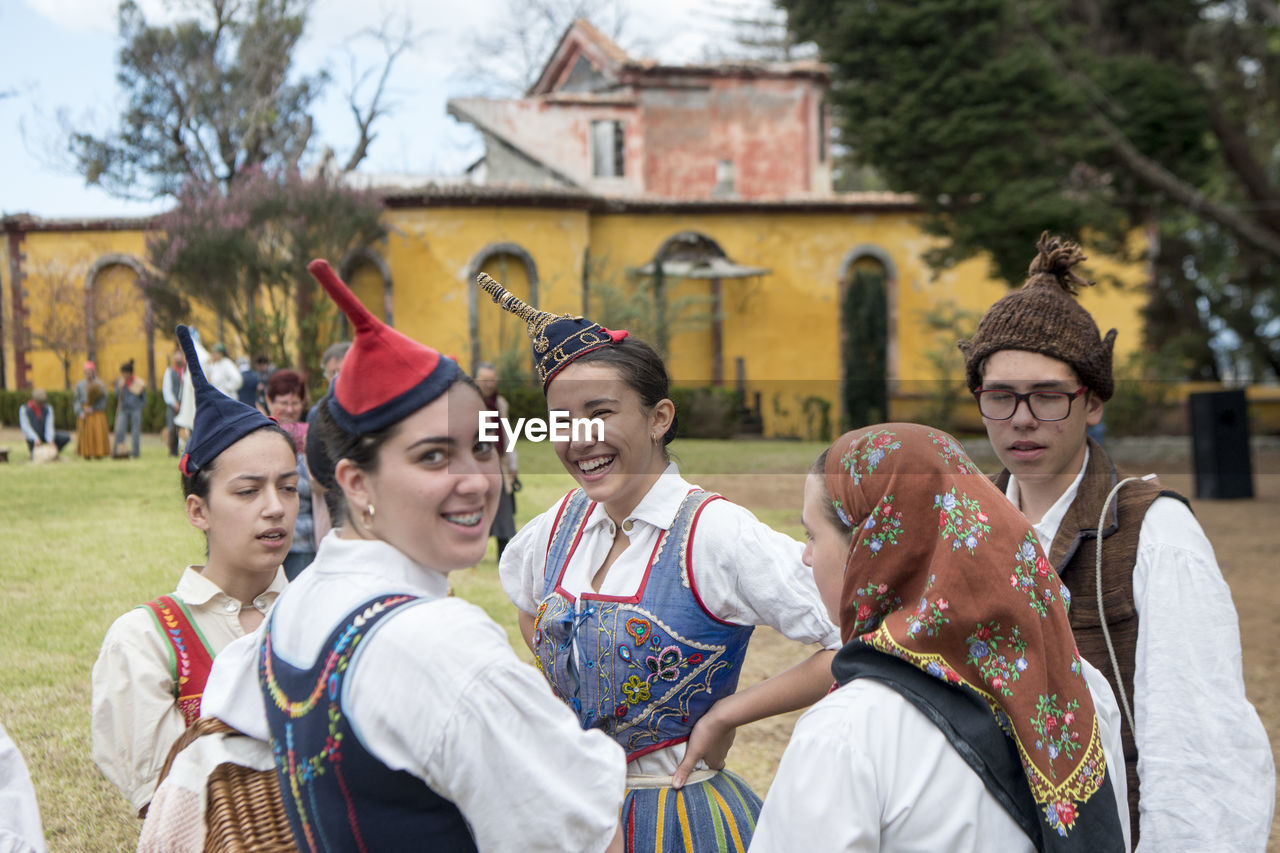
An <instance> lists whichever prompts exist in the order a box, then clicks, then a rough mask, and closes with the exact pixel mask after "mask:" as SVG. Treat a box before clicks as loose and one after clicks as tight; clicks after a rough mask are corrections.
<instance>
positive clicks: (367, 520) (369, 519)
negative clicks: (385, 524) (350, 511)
mask: <svg viewBox="0 0 1280 853" xmlns="http://www.w3.org/2000/svg"><path fill="white" fill-rule="evenodd" d="M373 515H374V509H373V504H369V505H368V506H367V507H365V508H364V512H363V513H362V514H361V516H362V518H361V520H362V521H363V522H364V529H365V530H368V531H369V532H370V533H372V532H373Z"/></svg>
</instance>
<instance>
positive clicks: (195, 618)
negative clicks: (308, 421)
mask: <svg viewBox="0 0 1280 853" xmlns="http://www.w3.org/2000/svg"><path fill="white" fill-rule="evenodd" d="M178 337H179V338H180V339H181V341H182V345H183V348H184V349H185V350H186V352H187V358H188V363H189V364H190V365H191V372H190V376H191V379H192V383H193V385H194V386H195V389H196V394H197V395H198V397H199V405H198V406H197V407H196V409H197V414H196V422H195V425H194V426H193V428H192V431H191V440H190V441H189V442H188V443H187V452H186V453H185V454H183V456H182V460H181V462H179V465H178V468H179V471H180V472H181V474H182V492H183V495H184V496H185V497H186V511H187V520H188V522H190V524H191V526H192V527H195V528H197V529H198V530H201V531H203V533H204V534H205V560H204V565H201V566H188V567H187V568H186V570H185V571H183V573H182V576H181V578H180V579H179V581H178V585H177V589H176V590H175V591H174V592H173V593H171V594H169V595H163V596H161V597H159V598H157V599H155V600H153V601H150V602H148V603H147V604H145V605H142V606H141V607H136V608H134V609H133V610H130V611H129V612H128V613H125V614H124V615H123V616H121V617H120V618H118V619H116V621H115V622H114V623H112V625H111V627H110V628H109V629H108V630H107V633H106V636H105V637H104V639H103V641H102V649H101V651H100V652H99V654H98V659H97V661H96V662H95V663H94V665H93V672H92V676H91V683H92V700H91V710H92V718H91V733H92V739H93V760H94V762H95V763H96V764H97V765H98V767H99V768H100V769H101V770H102V773H103V775H104V776H106V777H107V779H108V780H110V781H111V783H112V784H114V785H115V786H116V787H117V788H118V789H119V790H120V792H121V793H122V794H123V795H124V796H125V797H126V798H127V799H128V800H129V802H130V803H131V804H132V805H133V808H134V809H136V810H137V811H138V813H139V816H142V814H143V812H144V811H145V809H146V807H147V804H148V803H149V802H150V801H151V795H152V793H153V792H154V791H155V787H156V779H157V777H158V776H159V773H160V768H161V766H162V765H163V764H164V760H165V758H166V757H167V755H168V754H169V748H170V747H171V746H172V745H173V742H174V741H175V740H177V738H178V737H179V736H180V735H181V734H182V733H183V731H184V730H185V729H186V727H187V726H190V725H191V724H192V723H194V722H195V721H196V719H197V718H199V717H200V716H201V713H200V708H201V703H202V696H203V693H204V686H205V680H206V679H207V678H208V677H209V670H210V667H211V666H212V664H213V658H214V656H215V655H217V654H218V653H219V652H221V650H222V648H223V647H224V646H226V645H227V644H228V643H230V642H231V641H232V640H234V639H236V638H237V637H242V636H244V635H245V634H246V633H248V632H250V631H252V630H253V629H254V628H256V627H258V625H259V624H260V623H261V622H262V618H263V614H265V613H266V612H267V611H268V610H269V609H270V608H271V605H272V604H274V603H275V600H276V596H277V595H279V594H280V591H281V590H283V589H284V587H285V583H286V581H285V576H284V571H283V570H282V569H281V563H282V562H283V560H284V556H285V554H287V553H288V551H289V540H290V538H291V537H292V535H293V523H294V520H295V518H296V515H297V512H298V485H297V482H298V474H297V468H296V464H297V463H296V458H295V453H294V449H293V441H292V440H291V439H290V438H289V436H288V435H287V434H286V433H285V432H284V431H283V430H282V429H281V428H280V427H279V426H278V425H277V424H274V423H272V422H271V421H270V420H268V419H267V417H266V416H264V415H263V414H262V413H261V412H259V411H258V410H257V409H252V408H249V407H248V406H244V405H242V404H241V403H240V402H238V401H236V400H232V399H230V398H229V397H227V396H225V395H224V394H222V393H221V392H220V391H218V390H216V389H215V388H213V386H211V385H209V383H208V382H207V381H206V380H205V378H204V375H203V373H202V372H201V370H200V367H199V359H198V358H197V357H196V355H195V351H194V348H193V346H192V342H191V338H190V337H189V335H188V332H187V327H186V326H179V327H178Z"/></svg>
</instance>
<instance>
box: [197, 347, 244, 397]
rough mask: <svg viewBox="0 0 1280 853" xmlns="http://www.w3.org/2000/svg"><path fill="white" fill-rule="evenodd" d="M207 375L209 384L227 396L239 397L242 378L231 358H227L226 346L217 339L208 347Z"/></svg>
mask: <svg viewBox="0 0 1280 853" xmlns="http://www.w3.org/2000/svg"><path fill="white" fill-rule="evenodd" d="M206 372H207V374H208V377H209V384H210V385H212V386H213V387H214V388H217V389H218V390H219V391H221V392H222V393H223V394H226V395H227V396H228V397H233V398H235V399H239V394H238V393H237V392H239V390H240V386H241V385H242V384H243V383H244V379H243V378H242V377H241V376H240V370H239V369H238V368H237V367H236V364H235V362H234V361H232V360H231V359H229V358H227V348H226V346H224V345H223V343H222V341H218V342H217V343H215V344H214V345H213V346H212V347H210V349H209V369H208V371H206Z"/></svg>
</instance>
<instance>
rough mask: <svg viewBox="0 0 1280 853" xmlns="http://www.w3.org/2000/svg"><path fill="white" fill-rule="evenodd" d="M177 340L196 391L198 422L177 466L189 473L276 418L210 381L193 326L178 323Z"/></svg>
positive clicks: (186, 473)
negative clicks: (202, 366)
mask: <svg viewBox="0 0 1280 853" xmlns="http://www.w3.org/2000/svg"><path fill="white" fill-rule="evenodd" d="M178 343H179V344H181V345H182V351H183V352H184V353H186V356H187V369H188V370H190V371H191V384H192V386H194V387H195V391H196V417H195V423H193V424H192V425H191V437H190V438H189V439H187V452H186V453H184V454H183V455H182V459H181V461H179V462H178V470H179V471H181V472H182V473H183V474H185V475H186V476H188V477H190V476H192V475H193V474H195V473H196V472H198V471H200V470H201V469H202V468H204V467H205V466H207V465H208V464H209V463H211V462H212V461H213V460H215V459H217V458H218V454H220V453H221V452H222V451H224V450H226V449H227V448H228V447H230V446H231V445H233V444H235V443H236V442H237V441H239V440H240V439H242V438H244V437H245V436H246V435H248V434H249V433H251V432H253V431H254V430H259V429H262V428H263V427H267V426H271V425H272V424H273V423H275V422H274V421H272V420H271V419H270V418H268V417H267V416H266V415H264V414H262V412H260V411H258V410H257V409H255V408H253V407H252V406H246V405H245V404H244V403H241V402H240V401H239V400H237V399H235V398H234V397H228V396H227V395H226V394H223V393H222V392H221V391H219V390H218V389H217V388H214V387H213V386H212V385H210V384H209V380H207V379H205V376H204V371H203V370H201V369H200V359H199V357H198V356H197V355H196V347H195V344H194V343H193V342H192V340H191V330H190V329H188V328H187V327H186V326H178Z"/></svg>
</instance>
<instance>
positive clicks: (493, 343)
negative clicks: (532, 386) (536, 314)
mask: <svg viewBox="0 0 1280 853" xmlns="http://www.w3.org/2000/svg"><path fill="white" fill-rule="evenodd" d="M482 272H483V273H488V274H489V276H490V277H491V278H493V279H494V280H495V281H497V282H498V283H499V284H501V285H502V286H503V287H505V288H506V289H507V291H508V292H510V293H512V294H514V295H515V296H516V297H517V298H518V299H521V300H522V301H524V302H525V303H527V304H529V305H532V306H533V307H534V308H537V307H538V265H537V264H536V263H534V261H533V256H532V255H530V254H529V253H528V252H527V251H526V250H525V249H524V247H523V246H520V245H518V244H516V243H490V244H489V245H487V246H485V247H484V248H483V249H481V250H480V251H479V252H477V253H476V255H475V257H473V258H472V259H471V266H470V269H469V270H468V272H467V282H468V287H467V303H468V304H467V310H468V313H469V317H470V324H471V328H470V339H471V365H470V370H471V372H473V373H474V372H475V368H476V365H477V364H479V363H480V362H482V361H487V362H490V363H492V364H493V365H495V366H496V367H497V371H498V375H499V376H500V377H502V379H503V380H504V381H511V380H519V379H528V378H529V377H531V376H533V352H532V350H531V349H530V348H529V337H528V334H527V333H526V326H525V323H524V322H523V321H522V320H521V319H520V318H519V317H516V316H515V315H513V314H509V313H507V312H506V311H492V310H484V311H480V310H478V308H477V300H478V299H479V298H484V299H488V297H487V296H484V295H483V294H481V293H480V291H479V289H478V288H476V287H475V286H474V282H475V279H476V276H477V275H479V274H480V273H482Z"/></svg>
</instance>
